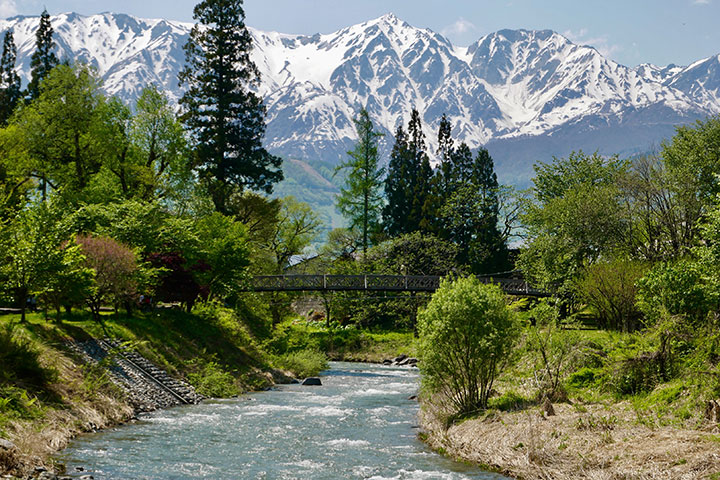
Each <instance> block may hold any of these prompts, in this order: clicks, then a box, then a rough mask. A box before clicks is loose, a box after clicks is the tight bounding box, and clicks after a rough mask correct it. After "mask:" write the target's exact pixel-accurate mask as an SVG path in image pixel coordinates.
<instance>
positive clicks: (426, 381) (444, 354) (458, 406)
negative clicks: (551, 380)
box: [418, 277, 519, 415]
mask: <svg viewBox="0 0 720 480" xmlns="http://www.w3.org/2000/svg"><path fill="white" fill-rule="evenodd" d="M418 322H419V324H418V328H419V335H420V358H421V362H420V368H421V370H422V373H423V377H422V383H423V388H424V389H425V391H426V392H429V393H431V394H436V393H437V394H442V395H444V396H445V397H446V398H447V399H448V402H449V406H450V407H451V408H452V409H453V410H454V412H453V413H455V414H457V415H463V414H468V413H471V412H473V411H476V410H478V409H484V408H487V404H488V398H489V396H490V391H491V389H492V385H493V382H494V381H495V378H496V376H497V375H498V373H499V366H500V365H501V364H502V362H503V360H504V359H505V358H507V356H508V355H509V354H510V351H511V349H512V347H513V344H514V343H515V341H516V340H517V338H518V335H519V327H518V322H517V319H516V317H515V314H514V312H512V311H511V310H510V309H509V308H508V307H507V305H506V301H505V294H504V293H503V291H502V290H501V289H500V287H498V286H497V285H484V284H482V283H480V281H479V280H478V279H477V278H475V277H467V278H458V279H456V280H444V281H443V282H442V284H441V285H440V288H439V289H438V290H437V292H435V294H434V295H433V297H432V300H431V301H430V303H429V304H428V306H427V308H425V309H424V310H422V311H421V312H420V314H419V315H418Z"/></svg>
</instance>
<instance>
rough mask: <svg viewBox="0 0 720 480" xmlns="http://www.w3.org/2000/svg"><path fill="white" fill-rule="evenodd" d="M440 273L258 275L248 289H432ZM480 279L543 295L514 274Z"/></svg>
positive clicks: (521, 292) (514, 290) (510, 289)
mask: <svg viewBox="0 0 720 480" xmlns="http://www.w3.org/2000/svg"><path fill="white" fill-rule="evenodd" d="M441 279H442V277H439V276H435V275H260V276H256V277H254V278H253V279H252V283H251V286H250V288H248V290H252V291H256V292H277V291H363V290H364V291H395V292H434V291H435V290H437V289H438V287H439V286H440V281H441ZM478 279H479V280H480V281H481V282H483V283H495V284H497V285H499V286H500V287H501V288H502V289H503V290H504V291H505V292H506V293H508V294H510V295H529V296H546V293H545V292H542V291H540V290H537V289H533V288H531V287H530V286H529V285H528V284H527V282H525V281H524V280H522V279H517V278H493V277H492V276H478Z"/></svg>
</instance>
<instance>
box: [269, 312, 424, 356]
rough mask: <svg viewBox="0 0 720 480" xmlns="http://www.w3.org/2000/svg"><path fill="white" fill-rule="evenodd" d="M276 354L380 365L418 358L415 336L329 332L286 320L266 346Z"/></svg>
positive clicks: (317, 325)
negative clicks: (308, 353) (315, 354)
mask: <svg viewBox="0 0 720 480" xmlns="http://www.w3.org/2000/svg"><path fill="white" fill-rule="evenodd" d="M264 346H265V348H266V349H267V351H268V352H270V353H273V354H276V355H277V354H284V353H292V352H296V351H300V350H317V351H320V352H324V353H325V354H326V355H327V356H328V358H330V359H331V360H344V361H358V362H375V363H381V362H382V361H383V360H385V359H387V358H394V357H396V356H398V355H400V354H405V355H409V356H416V355H417V345H416V342H415V338H414V336H413V333H412V332H408V331H403V332H398V331H367V330H361V329H359V328H355V327H352V326H351V327H345V328H342V327H339V328H338V327H336V328H329V329H328V328H326V327H325V325H324V324H322V323H318V322H306V321H303V320H298V319H293V320H287V321H285V322H283V323H281V324H279V325H277V326H276V328H275V330H274V331H273V335H272V337H271V338H270V339H269V340H268V341H267V342H266V343H265V344H264Z"/></svg>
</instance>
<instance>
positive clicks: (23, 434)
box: [0, 347, 134, 475]
mask: <svg viewBox="0 0 720 480" xmlns="http://www.w3.org/2000/svg"><path fill="white" fill-rule="evenodd" d="M40 361H41V362H42V363H43V364H45V365H52V366H54V367H55V368H56V369H57V370H58V381H57V382H55V383H53V384H52V385H50V390H51V391H52V392H53V393H54V394H55V395H56V396H57V398H58V399H59V402H60V403H59V404H56V405H53V406H52V408H48V410H47V413H46V415H45V416H44V418H42V419H39V420H34V421H15V422H13V423H12V424H11V425H10V426H9V428H8V429H7V430H8V433H9V434H10V435H9V437H10V440H11V441H12V442H13V443H15V445H16V446H17V451H16V452H13V453H12V458H10V456H9V455H7V456H8V458H5V459H3V460H4V461H3V462H0V474H4V473H13V474H16V475H25V474H27V473H28V472H29V470H30V469H32V468H34V467H35V466H38V465H44V466H46V467H52V464H53V462H52V460H51V459H50V456H51V455H52V454H53V453H55V452H57V451H58V450H61V449H63V448H65V447H66V446H67V444H68V442H69V441H70V440H71V439H72V438H73V437H75V436H77V435H79V434H81V433H83V432H91V431H94V430H98V429H102V428H106V427H109V426H112V425H116V424H118V423H121V422H124V421H126V420H128V419H129V418H131V417H132V416H133V415H134V411H133V408H132V407H131V406H130V405H129V404H128V403H126V402H125V401H123V399H122V397H121V396H120V395H115V394H112V393H108V392H105V391H93V390H92V389H88V385H87V382H86V381H85V377H84V374H83V371H82V368H81V367H80V366H78V365H77V364H76V363H75V362H74V361H73V360H71V359H70V358H68V357H67V356H65V355H64V354H63V353H61V352H60V351H59V350H55V349H53V348H49V347H45V348H43V349H42V353H41V356H40ZM3 463H4V464H5V465H4V466H3Z"/></svg>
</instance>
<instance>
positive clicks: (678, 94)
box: [0, 13, 720, 183]
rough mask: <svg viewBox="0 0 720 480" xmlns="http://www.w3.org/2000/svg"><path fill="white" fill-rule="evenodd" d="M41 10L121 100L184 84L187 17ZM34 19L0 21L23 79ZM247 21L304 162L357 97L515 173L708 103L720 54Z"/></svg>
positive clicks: (316, 158) (343, 121) (644, 143)
mask: <svg viewBox="0 0 720 480" xmlns="http://www.w3.org/2000/svg"><path fill="white" fill-rule="evenodd" d="M52 23H53V26H54V28H55V32H56V34H55V39H56V42H57V44H58V50H59V51H58V53H59V57H60V58H65V57H66V58H70V59H73V60H80V61H84V62H87V63H90V64H92V65H94V66H96V67H97V69H98V72H99V74H100V75H101V76H102V77H103V79H104V81H105V89H106V90H107V92H108V93H110V94H113V95H118V96H120V97H121V98H123V99H125V100H127V101H132V100H133V99H134V98H135V97H136V96H137V95H138V93H139V91H140V89H141V88H142V87H143V86H144V85H147V84H149V83H156V84H158V85H161V86H163V87H164V88H165V89H166V90H167V91H168V92H170V95H171V96H172V98H173V99H177V98H179V96H180V95H181V94H182V91H181V89H180V87H179V86H178V84H177V73H178V72H179V70H180V69H181V68H182V64H183V60H184V54H183V50H182V46H183V45H184V43H185V41H186V40H187V36H188V34H189V31H190V29H191V28H192V25H191V24H188V23H182V22H173V21H167V20H146V19H140V18H135V17H132V16H128V15H122V14H111V13H104V14H99V15H92V16H81V15H77V14H63V15H58V16H56V17H53V18H52ZM37 25H38V18H37V17H15V18H12V19H9V20H4V21H0V31H4V30H7V29H9V28H13V29H14V31H15V41H16V44H17V45H18V51H19V56H20V59H21V63H20V65H19V69H20V70H21V75H22V76H23V78H25V79H27V78H28V77H29V62H30V55H31V53H32V51H33V48H34V42H35V37H34V32H35V29H36V28H37ZM251 33H252V35H253V37H254V39H255V49H254V51H253V59H254V61H255V63H256V64H257V66H258V68H259V69H260V71H261V74H262V83H261V85H260V86H259V87H258V88H259V93H261V94H262V95H263V97H264V99H265V104H266V106H267V108H268V117H267V120H268V129H267V137H266V143H267V145H268V147H269V149H270V150H271V151H273V152H274V153H277V154H280V155H282V156H284V157H286V158H292V159H295V160H301V161H304V162H305V163H306V164H307V163H309V164H311V165H313V167H315V168H316V169H318V168H319V167H318V166H319V165H322V164H325V165H326V166H332V165H334V164H336V163H337V162H338V161H339V159H342V158H345V155H346V154H345V152H346V151H347V150H348V148H349V147H350V146H351V145H352V143H353V142H354V141H355V139H356V135H355V131H354V126H353V122H352V119H353V118H354V117H355V116H356V115H357V112H358V111H359V109H360V108H362V107H365V108H367V109H368V111H369V113H370V116H371V118H372V119H373V121H374V122H375V124H376V127H377V128H378V129H379V130H380V131H382V132H383V133H385V134H386V137H385V139H384V149H385V150H384V151H385V152H387V151H388V149H389V146H390V145H391V143H392V133H393V132H394V130H395V128H396V126H397V125H399V124H401V123H402V124H406V123H407V120H408V119H409V115H410V111H411V109H412V108H413V107H414V108H417V109H418V110H419V111H420V112H421V114H422V115H423V118H424V127H425V133H426V136H427V139H428V143H429V144H430V149H431V151H434V144H435V137H436V133H435V132H436V131H437V126H438V124H439V121H440V118H441V116H442V115H443V113H445V114H447V115H448V117H449V119H450V121H451V123H452V125H453V134H454V136H455V137H456V138H457V139H459V140H462V141H465V142H467V143H468V144H469V145H470V146H471V147H479V146H481V145H486V146H487V147H488V149H489V150H490V152H491V154H493V156H494V158H495V160H496V164H497V167H498V171H499V173H500V176H501V177H503V178H504V179H505V180H506V181H508V180H509V181H516V182H521V183H522V182H523V181H526V180H527V178H528V177H529V175H530V173H531V165H532V163H533V162H536V161H546V160H549V159H550V156H551V155H565V154H567V153H569V152H570V151H572V150H575V149H580V148H582V149H585V150H590V151H595V150H599V151H600V152H601V153H615V152H618V153H625V154H629V153H637V152H644V151H647V150H649V149H650V148H652V147H653V146H656V145H657V144H658V143H659V142H660V141H661V140H662V139H664V138H667V137H669V136H671V135H672V133H673V131H674V127H675V126H676V125H679V124H685V123H689V122H691V121H693V120H695V119H699V118H704V117H706V116H708V115H713V114H717V113H720V55H719V56H716V57H711V58H708V59H704V60H700V61H698V62H695V63H694V64H692V65H690V66H688V67H677V66H674V65H670V66H667V67H657V66H654V65H649V64H643V65H640V66H638V67H636V68H629V67H626V66H623V65H620V64H618V63H616V62H614V61H612V60H610V59H607V58H604V57H603V56H602V55H601V54H600V53H599V52H598V51H597V50H595V49H594V48H592V47H588V46H581V45H576V44H573V43H572V42H570V41H569V40H568V39H567V38H565V37H563V36H562V35H560V34H558V33H555V32H552V31H549V30H542V31H528V30H502V31H499V32H496V33H492V34H490V35H487V36H485V37H483V38H481V39H479V40H478V41H477V42H475V43H474V44H472V45H470V46H469V47H457V46H454V45H452V44H451V43H450V42H449V41H448V40H447V39H446V38H444V37H442V36H441V35H439V34H437V33H434V32H432V31H431V30H427V29H419V28H415V27H412V26H410V25H409V24H407V23H405V22H403V21H402V20H400V19H398V18H397V17H395V16H394V15H392V14H388V15H385V16H383V17H380V18H378V19H375V20H372V21H369V22H366V23H363V24H359V25H354V26H351V27H348V28H345V29H343V30H340V31H338V32H334V33H330V34H324V35H320V34H317V35H314V36H303V35H286V34H281V33H274V32H263V31H259V30H254V29H251Z"/></svg>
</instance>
